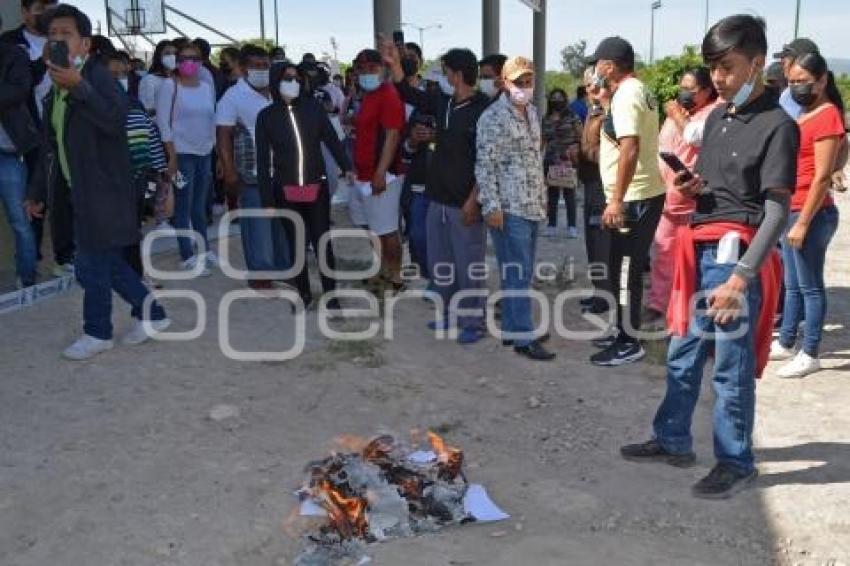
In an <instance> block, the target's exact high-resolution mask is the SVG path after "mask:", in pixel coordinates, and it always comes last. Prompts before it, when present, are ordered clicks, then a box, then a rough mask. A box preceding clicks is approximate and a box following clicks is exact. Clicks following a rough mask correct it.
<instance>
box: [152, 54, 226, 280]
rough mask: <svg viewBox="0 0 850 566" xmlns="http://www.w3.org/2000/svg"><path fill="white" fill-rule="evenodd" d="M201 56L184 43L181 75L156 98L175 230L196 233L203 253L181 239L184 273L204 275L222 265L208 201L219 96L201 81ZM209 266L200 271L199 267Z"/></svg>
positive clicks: (179, 66) (179, 61)
mask: <svg viewBox="0 0 850 566" xmlns="http://www.w3.org/2000/svg"><path fill="white" fill-rule="evenodd" d="M200 68H201V51H200V49H198V47H197V46H195V45H194V44H192V43H184V44H183V46H182V47H181V48H180V51H179V52H178V54H177V72H176V74H175V75H174V77H173V78H172V79H171V80H167V81H165V82H163V83H162V86H161V87H160V89H159V93H158V94H157V102H156V122H157V125H158V126H159V129H160V131H161V132H162V141H163V142H165V147H166V152H167V154H168V175H169V177H170V178H171V179H172V182H173V184H174V189H175V192H174V227H175V228H177V229H181V230H189V229H191V230H194V231H195V232H197V233H198V237H199V239H201V240H203V243H204V246H203V248H204V250H206V252H205V253H204V254H203V255H201V251H202V250H200V249H199V250H197V251H196V250H194V249H193V246H192V241H191V239H189V238H186V237H178V238H177V243H178V245H179V248H180V257H181V259H182V264H181V267H182V268H183V269H186V270H188V271H193V270H195V269H199V271H200V273H201V274H203V275H209V271H208V269H207V267H209V266H214V265H217V264H218V258H217V257H216V255H215V254H214V253H213V252H212V251H209V239H208V238H207V199H208V197H209V192H210V183H211V182H212V151H213V148H214V147H215V91H214V90H213V87H212V86H211V85H210V84H209V83H207V82H205V81H202V80H201V79H200V77H199V74H198V73H199V71H200ZM201 261H202V262H204V265H202V266H201V267H200V268H196V266H197V264H198V262H201Z"/></svg>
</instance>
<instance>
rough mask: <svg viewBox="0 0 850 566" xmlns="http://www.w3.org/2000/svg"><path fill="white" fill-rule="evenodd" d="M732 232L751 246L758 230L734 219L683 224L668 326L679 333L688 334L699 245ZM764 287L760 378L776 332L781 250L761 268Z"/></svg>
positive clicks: (759, 331)
mask: <svg viewBox="0 0 850 566" xmlns="http://www.w3.org/2000/svg"><path fill="white" fill-rule="evenodd" d="M729 232H738V233H739V234H740V236H741V240H742V241H743V242H744V243H745V244H747V245H749V244H750V242H752V241H753V237H754V236H755V233H756V228H755V227H754V226H747V225H746V224H737V223H734V222H717V223H714V224H700V225H698V226H693V227H692V226H687V225H686V226H680V227H679V230H678V232H677V238H676V249H675V251H674V254H675V258H676V263H675V268H674V270H673V292H672V294H671V296H670V308H669V310H668V311H667V325H668V328H669V329H670V332H672V333H673V334H674V335H676V336H685V335H686V334H687V333H688V324H689V322H690V318H691V311H690V307H691V297H693V296H694V293H696V290H697V289H696V286H697V260H696V244H699V243H709V242H718V241H720V239H721V238H723V236H725V235H726V234H728V233H729ZM759 278H760V279H761V290H762V305H761V311H760V312H759V316H758V320H757V321H756V332H755V349H756V351H755V354H756V377H761V375H762V372H763V371H764V368H765V367H766V366H767V360H768V357H769V355H770V342H771V339H772V334H773V316H774V314H775V313H776V308H777V306H778V305H779V294H780V289H781V285H782V261H781V260H780V257H779V252H777V251H776V250H773V251H772V252H771V253H770V255H769V256H768V258H767V259H766V260H765V261H764V264H763V265H762V266H761V270H760V271H759Z"/></svg>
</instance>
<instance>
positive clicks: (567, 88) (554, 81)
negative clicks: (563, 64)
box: [544, 71, 578, 100]
mask: <svg viewBox="0 0 850 566" xmlns="http://www.w3.org/2000/svg"><path fill="white" fill-rule="evenodd" d="M544 84H545V85H546V94H549V93H550V92H552V90H553V89H556V88H561V89H564V92H566V93H567V95H569V97H570V100H572V98H573V95H574V94H575V90H576V86H578V79H576V78H575V77H573V76H572V75H570V74H569V73H562V72H560V71H546V75H545V77H544Z"/></svg>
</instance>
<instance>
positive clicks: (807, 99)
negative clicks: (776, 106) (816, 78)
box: [791, 83, 817, 108]
mask: <svg viewBox="0 0 850 566" xmlns="http://www.w3.org/2000/svg"><path fill="white" fill-rule="evenodd" d="M814 87H815V84H814V83H806V84H802V85H791V98H792V99H793V100H794V102H796V103H797V104H799V105H800V106H803V107H804V108H805V107H809V106H811V105H812V103H813V102H814V101H815V99H816V98H817V94H815V92H814Z"/></svg>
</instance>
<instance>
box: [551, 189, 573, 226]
mask: <svg viewBox="0 0 850 566" xmlns="http://www.w3.org/2000/svg"><path fill="white" fill-rule="evenodd" d="M546 189H547V191H548V193H549V205H548V213H549V226H557V225H558V201H560V200H561V193H562V192H563V193H564V202H566V203H567V226H572V227H575V226H576V190H575V189H567V188H564V187H546Z"/></svg>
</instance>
